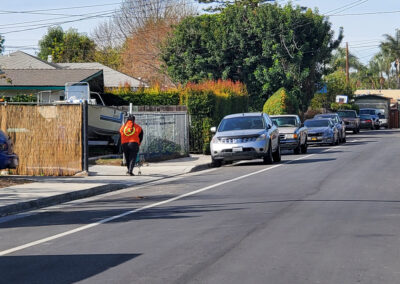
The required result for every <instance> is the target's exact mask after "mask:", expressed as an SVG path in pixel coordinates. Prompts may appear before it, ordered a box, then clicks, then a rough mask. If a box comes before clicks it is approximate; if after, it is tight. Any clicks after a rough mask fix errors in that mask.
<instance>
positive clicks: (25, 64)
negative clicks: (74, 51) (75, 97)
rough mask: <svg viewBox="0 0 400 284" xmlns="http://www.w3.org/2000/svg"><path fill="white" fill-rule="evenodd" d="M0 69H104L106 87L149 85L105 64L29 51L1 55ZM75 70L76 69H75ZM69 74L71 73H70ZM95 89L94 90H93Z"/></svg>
mask: <svg viewBox="0 0 400 284" xmlns="http://www.w3.org/2000/svg"><path fill="white" fill-rule="evenodd" d="M0 69H2V70H25V69H29V70H41V69H43V70H102V71H103V77H104V88H105V89H108V90H111V89H115V88H118V87H123V86H126V85H129V86H130V87H131V89H133V90H135V89H137V88H139V87H147V84H146V83H145V82H143V81H141V80H139V79H137V78H134V77H131V76H128V75H126V74H124V73H121V72H119V71H117V70H114V69H112V68H109V67H107V66H105V65H103V64H100V63H97V62H92V63H52V62H47V61H44V60H42V59H40V58H38V57H36V56H33V55H30V54H28V53H25V52H22V51H17V52H14V53H10V54H8V55H3V56H0ZM73 72H74V71H73ZM68 74H69V73H68ZM92 91H93V90H92Z"/></svg>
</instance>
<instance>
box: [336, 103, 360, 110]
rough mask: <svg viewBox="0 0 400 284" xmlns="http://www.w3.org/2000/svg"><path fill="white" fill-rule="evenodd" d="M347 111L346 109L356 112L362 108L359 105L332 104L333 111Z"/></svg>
mask: <svg viewBox="0 0 400 284" xmlns="http://www.w3.org/2000/svg"><path fill="white" fill-rule="evenodd" d="M341 109H343V110H346V109H350V110H355V111H357V112H358V111H359V110H360V108H359V106H358V105H356V104H339V103H331V110H332V111H338V110H341Z"/></svg>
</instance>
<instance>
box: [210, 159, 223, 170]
mask: <svg viewBox="0 0 400 284" xmlns="http://www.w3.org/2000/svg"><path fill="white" fill-rule="evenodd" d="M221 165H222V161H221V160H216V159H213V158H211V166H212V167H214V168H219V167H220V166H221Z"/></svg>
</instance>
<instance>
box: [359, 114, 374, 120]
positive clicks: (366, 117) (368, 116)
mask: <svg viewBox="0 0 400 284" xmlns="http://www.w3.org/2000/svg"><path fill="white" fill-rule="evenodd" d="M360 118H364V119H371V115H370V114H361V115H360Z"/></svg>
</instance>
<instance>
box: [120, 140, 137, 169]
mask: <svg viewBox="0 0 400 284" xmlns="http://www.w3.org/2000/svg"><path fill="white" fill-rule="evenodd" d="M122 151H124V155H125V160H126V167H127V168H128V172H129V173H132V172H133V168H134V167H135V162H136V157H137V154H138V152H139V144H138V143H135V142H129V143H124V144H122Z"/></svg>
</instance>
